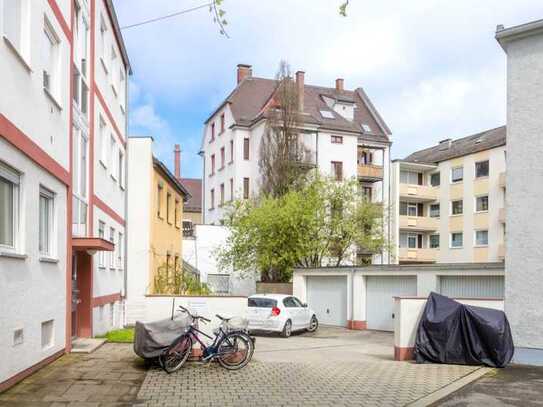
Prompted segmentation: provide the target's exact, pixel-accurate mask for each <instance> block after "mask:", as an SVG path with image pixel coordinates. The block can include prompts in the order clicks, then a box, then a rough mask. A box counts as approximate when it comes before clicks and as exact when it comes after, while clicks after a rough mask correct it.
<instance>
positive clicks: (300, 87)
mask: <svg viewBox="0 0 543 407" xmlns="http://www.w3.org/2000/svg"><path fill="white" fill-rule="evenodd" d="M304 75H305V72H304V71H298V72H296V90H297V92H298V108H299V109H300V112H303V111H304Z"/></svg>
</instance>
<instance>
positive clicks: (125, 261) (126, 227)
mask: <svg viewBox="0 0 543 407" xmlns="http://www.w3.org/2000/svg"><path fill="white" fill-rule="evenodd" d="M124 95H125V96H124V100H125V102H124V105H125V109H126V111H125V113H126V120H125V124H124V126H125V133H124V134H125V135H126V149H125V154H124V155H125V160H124V188H125V189H124V216H125V223H124V242H123V246H124V256H123V257H124V258H123V274H124V275H123V280H124V281H123V290H124V301H123V308H124V312H123V326H124V325H126V321H127V319H126V318H127V317H126V315H127V306H126V299H127V298H128V271H127V268H128V250H127V249H128V230H129V227H130V226H129V224H128V222H127V220H128V160H129V159H130V153H129V151H128V120H129V117H130V116H129V115H128V80H126V81H125V88H124Z"/></svg>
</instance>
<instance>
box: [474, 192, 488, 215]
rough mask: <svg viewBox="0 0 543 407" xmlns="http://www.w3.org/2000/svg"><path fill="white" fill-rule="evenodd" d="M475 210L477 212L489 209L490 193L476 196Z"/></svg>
mask: <svg viewBox="0 0 543 407" xmlns="http://www.w3.org/2000/svg"><path fill="white" fill-rule="evenodd" d="M475 211H476V212H486V211H488V195H484V196H478V197H476V198H475Z"/></svg>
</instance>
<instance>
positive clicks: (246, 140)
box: [243, 138, 249, 160]
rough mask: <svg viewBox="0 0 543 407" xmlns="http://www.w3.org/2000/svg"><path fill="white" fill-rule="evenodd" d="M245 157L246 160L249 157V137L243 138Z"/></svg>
mask: <svg viewBox="0 0 543 407" xmlns="http://www.w3.org/2000/svg"><path fill="white" fill-rule="evenodd" d="M243 159H244V160H248V159H249V139H248V138H244V139H243Z"/></svg>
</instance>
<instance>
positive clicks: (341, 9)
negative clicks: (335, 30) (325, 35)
mask: <svg viewBox="0 0 543 407" xmlns="http://www.w3.org/2000/svg"><path fill="white" fill-rule="evenodd" d="M348 5H349V0H346V1H345V2H344V3H341V5H340V6H339V15H340V16H342V17H347V6H348Z"/></svg>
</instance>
